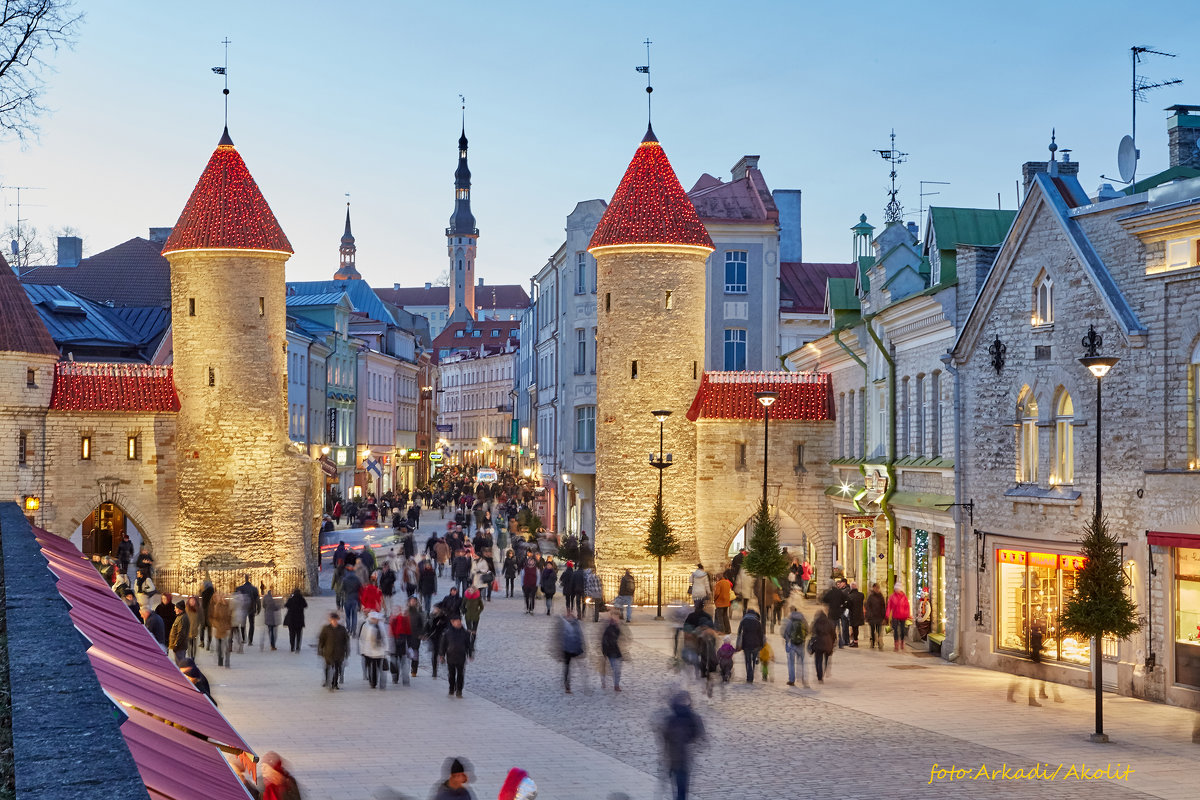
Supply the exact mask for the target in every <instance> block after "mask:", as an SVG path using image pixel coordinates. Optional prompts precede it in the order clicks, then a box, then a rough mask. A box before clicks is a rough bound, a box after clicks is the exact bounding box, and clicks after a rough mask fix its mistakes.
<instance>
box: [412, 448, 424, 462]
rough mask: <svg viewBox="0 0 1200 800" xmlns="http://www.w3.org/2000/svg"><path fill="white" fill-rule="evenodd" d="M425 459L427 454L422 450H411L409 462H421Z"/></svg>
mask: <svg viewBox="0 0 1200 800" xmlns="http://www.w3.org/2000/svg"><path fill="white" fill-rule="evenodd" d="M424 457H425V453H424V451H422V450H409V451H408V460H409V461H420V460H421V459H422V458H424Z"/></svg>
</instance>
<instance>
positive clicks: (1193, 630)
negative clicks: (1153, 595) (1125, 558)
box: [1174, 547, 1200, 688]
mask: <svg viewBox="0 0 1200 800" xmlns="http://www.w3.org/2000/svg"><path fill="white" fill-rule="evenodd" d="M1174 594H1175V682H1176V683H1182V684H1184V685H1186V686H1194V687H1196V688H1200V549H1196V548H1187V547H1178V548H1176V549H1175V591H1174Z"/></svg>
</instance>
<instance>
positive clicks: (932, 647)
mask: <svg viewBox="0 0 1200 800" xmlns="http://www.w3.org/2000/svg"><path fill="white" fill-rule="evenodd" d="M925 638H926V639H928V640H929V652H931V653H937V654H938V655H941V654H942V642H944V641H946V634H944V633H931V634H929V635H928V636H926V637H925Z"/></svg>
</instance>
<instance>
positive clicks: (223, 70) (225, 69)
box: [212, 36, 230, 139]
mask: <svg viewBox="0 0 1200 800" xmlns="http://www.w3.org/2000/svg"><path fill="white" fill-rule="evenodd" d="M221 44H223V45H225V65H224V66H221V67H213V68H212V71H213V72H215V73H216V74H217V75H221V76H223V77H224V78H225V88H224V89H222V90H221V94H223V95H225V136H224V137H223V138H226V139H228V138H229V45H230V42H229V37H228V36H226V37H225V38H224V39H222V40H221Z"/></svg>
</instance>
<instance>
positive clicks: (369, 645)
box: [358, 619, 391, 658]
mask: <svg viewBox="0 0 1200 800" xmlns="http://www.w3.org/2000/svg"><path fill="white" fill-rule="evenodd" d="M358 650H359V652H360V653H362V655H363V657H364V658H384V657H385V656H387V654H388V653H390V652H391V641H390V639H389V638H388V629H387V624H386V623H384V622H383V620H370V619H369V620H367V621H366V622H365V623H364V624H363V626H362V630H360V631H359V632H358Z"/></svg>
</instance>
